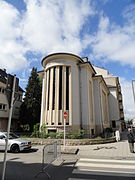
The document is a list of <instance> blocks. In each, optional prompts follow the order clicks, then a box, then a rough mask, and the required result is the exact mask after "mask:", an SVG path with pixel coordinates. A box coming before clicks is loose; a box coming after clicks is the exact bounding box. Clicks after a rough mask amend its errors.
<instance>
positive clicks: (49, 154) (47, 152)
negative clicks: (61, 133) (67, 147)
mask: <svg viewBox="0 0 135 180" xmlns="http://www.w3.org/2000/svg"><path fill="white" fill-rule="evenodd" d="M59 157H61V141H60V140H58V141H55V142H53V143H50V144H47V145H45V146H44V147H43V152H42V169H41V171H40V172H38V173H37V174H36V176H35V177H36V178H37V177H38V175H39V174H41V173H45V174H46V175H47V176H48V178H49V179H51V176H50V174H49V173H48V172H47V168H48V167H49V166H50V165H51V164H52V163H53V162H54V161H55V160H56V159H57V158H59Z"/></svg>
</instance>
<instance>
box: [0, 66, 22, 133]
mask: <svg viewBox="0 0 135 180" xmlns="http://www.w3.org/2000/svg"><path fill="white" fill-rule="evenodd" d="M13 79H14V76H13V75H11V74H7V73H6V70H5V69H4V70H2V69H0V131H6V130H7V124H8V117H9V109H10V104H11V96H12V88H13ZM23 92H24V91H23V89H22V88H21V87H20V86H19V79H18V78H16V85H15V100H14V106H13V113H12V124H11V130H15V129H17V128H18V125H19V122H18V118H19V109H20V105H21V103H22V96H23Z"/></svg>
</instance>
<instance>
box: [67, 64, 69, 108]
mask: <svg viewBox="0 0 135 180" xmlns="http://www.w3.org/2000/svg"><path fill="white" fill-rule="evenodd" d="M66 110H69V67H66Z"/></svg>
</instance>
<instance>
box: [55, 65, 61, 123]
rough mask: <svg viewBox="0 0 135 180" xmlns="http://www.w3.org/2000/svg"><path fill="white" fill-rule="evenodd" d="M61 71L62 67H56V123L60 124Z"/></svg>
mask: <svg viewBox="0 0 135 180" xmlns="http://www.w3.org/2000/svg"><path fill="white" fill-rule="evenodd" d="M59 72H60V67H59V66H57V67H56V92H55V93H56V96H55V98H56V101H55V103H56V106H55V111H56V125H58V122H59Z"/></svg>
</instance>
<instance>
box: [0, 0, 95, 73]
mask: <svg viewBox="0 0 135 180" xmlns="http://www.w3.org/2000/svg"><path fill="white" fill-rule="evenodd" d="M90 2H91V1H87V0H79V1H78V0H74V1H72V0H68V1H63V0H57V1H54V0H45V1H44V0H24V3H25V4H26V10H25V11H24V12H21V13H20V12H19V11H18V10H17V9H16V8H15V7H14V6H12V5H11V4H9V3H7V2H6V1H4V0H3V1H0V25H1V28H0V68H6V69H7V71H8V72H13V71H17V70H20V69H23V70H24V71H25V69H26V68H28V67H29V66H30V63H31V60H30V59H26V53H27V52H28V51H31V52H34V53H41V54H43V55H45V54H47V53H51V52H58V51H67V52H72V53H76V54H80V53H81V52H82V50H83V48H84V47H86V46H87V45H88V44H89V43H88V41H89V40H87V39H86V36H88V35H87V34H86V35H85V36H81V35H80V33H81V30H82V29H83V26H84V25H85V24H86V22H87V18H88V17H89V16H91V15H93V14H94V10H93V9H92V7H91V5H90ZM34 61H35V60H34Z"/></svg>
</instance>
